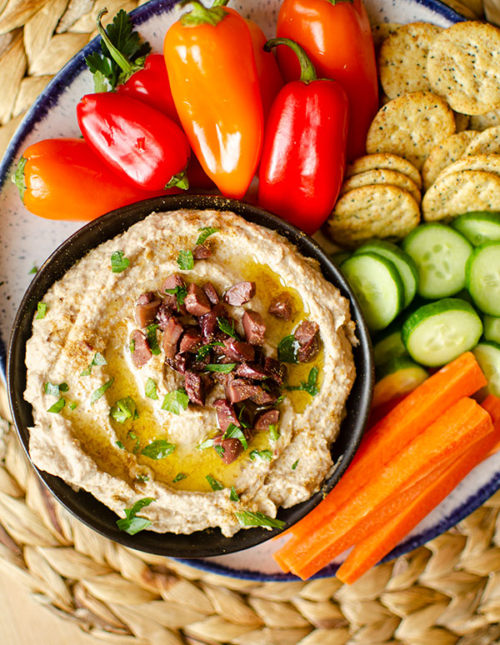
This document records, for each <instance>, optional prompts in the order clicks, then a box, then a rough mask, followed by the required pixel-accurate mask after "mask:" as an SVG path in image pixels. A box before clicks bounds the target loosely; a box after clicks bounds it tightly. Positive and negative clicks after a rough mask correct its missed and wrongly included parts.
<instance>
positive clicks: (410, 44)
mask: <svg viewBox="0 0 500 645" xmlns="http://www.w3.org/2000/svg"><path fill="white" fill-rule="evenodd" d="M441 31H442V28H441V27H437V26H436V25H432V24H431V23H429V22H412V23H410V24H409V25H402V26H401V27H400V28H399V29H398V30H397V31H396V32H394V33H392V34H390V35H389V36H388V37H387V38H386V39H385V40H384V42H383V43H382V47H381V49H380V54H379V59H378V65H379V73H380V83H381V84H382V87H383V89H384V92H385V93H386V94H387V96H388V97H389V98H391V99H394V98H396V97H397V96H402V95H403V94H409V93H410V92H426V91H429V90H430V85H429V80H428V78H427V54H428V52H429V47H430V45H431V43H432V41H433V40H434V38H435V37H436V36H437V35H438V34H440V33H441Z"/></svg>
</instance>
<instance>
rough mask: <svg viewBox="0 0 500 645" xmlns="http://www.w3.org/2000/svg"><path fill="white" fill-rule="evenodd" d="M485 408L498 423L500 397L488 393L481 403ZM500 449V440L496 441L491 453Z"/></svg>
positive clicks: (495, 422) (499, 419) (494, 421)
mask: <svg viewBox="0 0 500 645" xmlns="http://www.w3.org/2000/svg"><path fill="white" fill-rule="evenodd" d="M481 405H482V406H483V408H484V409H485V410H486V412H488V414H490V415H491V418H492V420H493V423H494V424H495V425H496V424H497V423H498V421H500V399H499V398H498V397H497V396H494V395H493V394H488V396H487V397H486V398H485V399H484V401H483V402H482V403H481ZM499 450H500V441H499V442H498V443H496V444H495V445H494V446H493V448H492V449H491V451H490V455H494V454H495V453H496V452H498V451H499Z"/></svg>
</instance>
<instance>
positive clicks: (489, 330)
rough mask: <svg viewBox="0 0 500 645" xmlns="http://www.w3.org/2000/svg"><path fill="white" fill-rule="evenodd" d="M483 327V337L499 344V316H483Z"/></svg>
mask: <svg viewBox="0 0 500 645" xmlns="http://www.w3.org/2000/svg"><path fill="white" fill-rule="evenodd" d="M483 327H484V331H483V335H484V339H485V340H492V341H493V342H494V343H498V344H500V318H496V317H495V316H483Z"/></svg>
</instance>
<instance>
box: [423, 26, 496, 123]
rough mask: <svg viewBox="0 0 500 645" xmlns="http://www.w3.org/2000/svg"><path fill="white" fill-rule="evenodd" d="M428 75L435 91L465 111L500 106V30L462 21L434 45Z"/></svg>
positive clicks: (490, 108) (472, 111) (482, 112)
mask: <svg viewBox="0 0 500 645" xmlns="http://www.w3.org/2000/svg"><path fill="white" fill-rule="evenodd" d="M427 76H428V78H429V81H430V84H431V87H432V90H433V91H434V92H435V93H436V94H438V95H439V96H441V97H443V98H445V99H446V100H447V101H448V103H449V104H450V106H451V107H452V108H453V109H454V110H456V111H457V112H461V113H462V114H485V113H486V112H489V111H490V110H496V109H497V108H499V107H500V29H498V28H497V27H494V26H493V25H490V24H488V23H483V22H475V21H474V22H459V23H457V24H455V25H452V26H451V27H449V28H448V29H445V30H444V31H443V32H442V33H441V34H440V35H439V36H437V37H436V38H435V39H434V41H433V42H432V44H431V47H430V50H429V55H428V57H427Z"/></svg>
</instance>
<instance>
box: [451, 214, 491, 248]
mask: <svg viewBox="0 0 500 645" xmlns="http://www.w3.org/2000/svg"><path fill="white" fill-rule="evenodd" d="M451 225H452V227H453V228H454V229H455V230H457V231H458V232H459V233H461V234H462V235H463V236H464V237H466V238H467V239H468V240H469V242H470V243H471V244H473V245H474V246H480V245H481V244H484V243H485V242H493V241H497V240H500V213H489V212H487V211H477V212H473V213H465V214H464V215H460V217H457V218H456V219H454V220H453V222H452V223H451Z"/></svg>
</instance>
